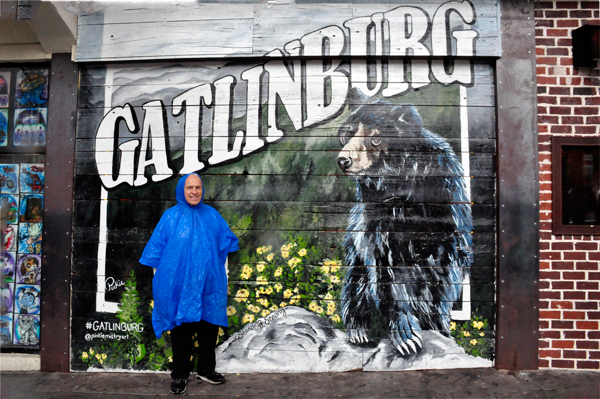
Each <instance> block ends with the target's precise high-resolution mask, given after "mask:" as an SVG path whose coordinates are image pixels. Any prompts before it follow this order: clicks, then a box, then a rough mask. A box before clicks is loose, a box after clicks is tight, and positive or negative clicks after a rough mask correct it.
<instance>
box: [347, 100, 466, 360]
mask: <svg viewBox="0 0 600 399" xmlns="http://www.w3.org/2000/svg"><path fill="white" fill-rule="evenodd" d="M351 111H352V112H351V115H350V117H349V118H348V120H347V121H346V122H345V123H344V124H343V125H342V126H341V127H340V129H339V137H340V140H341V142H342V145H343V146H344V147H343V149H342V151H341V152H340V154H339V157H338V164H339V166H340V168H341V169H342V170H343V171H344V173H345V174H346V175H347V176H349V177H351V178H352V179H354V180H355V181H356V183H357V186H356V200H357V203H356V205H355V206H354V208H353V209H352V211H351V214H350V216H349V224H348V230H347V233H346V236H345V239H344V245H345V248H346V264H347V265H349V270H348V274H347V275H346V278H345V281H344V286H343V290H342V303H341V313H342V318H343V321H344V323H345V325H346V328H347V331H348V336H349V338H350V340H351V341H352V342H353V343H365V342H368V340H369V338H368V330H369V329H370V328H371V327H372V326H373V320H374V315H373V314H372V311H373V309H377V311H378V312H379V313H380V316H381V319H382V320H383V322H384V325H385V326H386V328H388V329H389V337H390V340H391V341H392V343H393V344H394V346H395V347H396V348H397V349H398V351H399V352H400V353H401V354H402V355H407V354H409V353H411V351H412V352H415V353H416V352H417V351H418V350H419V348H421V347H422V342H421V335H420V334H419V332H420V331H421V329H431V330H438V331H440V332H442V333H443V334H445V335H447V336H448V335H449V332H450V311H451V309H452V306H453V304H454V303H455V302H456V301H457V300H458V299H459V298H460V295H461V290H462V286H461V283H462V282H463V279H464V278H465V277H466V276H467V275H468V273H469V268H470V265H471V263H472V260H473V256H472V249H471V247H472V239H471V233H472V231H471V230H472V225H473V222H472V216H471V207H470V204H469V200H468V198H467V194H466V187H465V182H464V177H463V168H462V166H461V164H460V162H459V160H458V158H457V157H456V155H455V154H454V152H453V150H452V148H451V147H450V145H449V144H448V143H447V142H446V141H445V140H444V139H443V138H442V137H440V136H439V135H437V134H435V133H432V132H430V131H428V130H427V129H425V128H424V127H423V122H422V119H421V116H420V115H419V113H418V111H417V109H416V108H415V107H414V106H413V105H412V104H401V105H397V106H394V105H392V104H390V103H389V102H387V101H385V100H377V99H375V100H371V101H370V102H367V103H364V104H362V105H360V106H358V107H355V108H354V109H353V108H352V106H351Z"/></svg>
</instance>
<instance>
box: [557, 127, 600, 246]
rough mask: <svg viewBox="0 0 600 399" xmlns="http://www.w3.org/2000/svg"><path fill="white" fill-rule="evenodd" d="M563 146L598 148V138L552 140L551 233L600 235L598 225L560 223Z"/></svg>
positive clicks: (561, 213) (562, 137)
mask: <svg viewBox="0 0 600 399" xmlns="http://www.w3.org/2000/svg"><path fill="white" fill-rule="evenodd" d="M563 146H576V147H587V146H590V147H591V146H600V137H564V136H558V137H556V136H555V137H553V138H552V233H553V234H555V235H600V224H597V225H565V224H563V222H562V216H563V201H562V186H563V181H562V180H563V179H562V172H563V171H562V147H563Z"/></svg>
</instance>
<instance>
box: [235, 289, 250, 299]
mask: <svg viewBox="0 0 600 399" xmlns="http://www.w3.org/2000/svg"><path fill="white" fill-rule="evenodd" d="M248 295H250V292H249V291H248V290H247V289H245V288H242V289H241V290H238V292H237V293H236V294H235V300H236V302H246V301H247V300H248Z"/></svg>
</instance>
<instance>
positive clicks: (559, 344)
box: [551, 339, 575, 349]
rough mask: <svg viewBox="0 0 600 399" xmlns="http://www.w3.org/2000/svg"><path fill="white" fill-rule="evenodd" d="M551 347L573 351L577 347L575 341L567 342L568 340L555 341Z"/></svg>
mask: <svg viewBox="0 0 600 399" xmlns="http://www.w3.org/2000/svg"><path fill="white" fill-rule="evenodd" d="M551 346H552V347H553V348H566V349H572V348H574V347H575V341H570V340H569V341H566V340H558V339H557V340H555V341H552V343H551Z"/></svg>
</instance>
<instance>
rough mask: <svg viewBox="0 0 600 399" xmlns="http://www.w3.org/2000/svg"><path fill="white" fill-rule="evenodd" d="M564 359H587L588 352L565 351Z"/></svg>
mask: <svg viewBox="0 0 600 399" xmlns="http://www.w3.org/2000/svg"><path fill="white" fill-rule="evenodd" d="M563 357H565V358H567V359H586V358H587V352H586V351H569V350H564V351H563Z"/></svg>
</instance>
